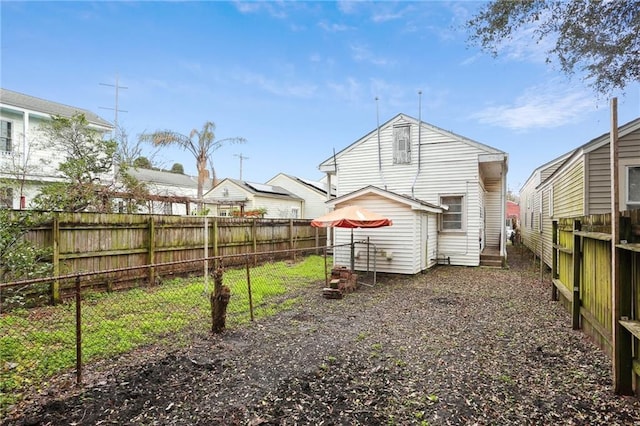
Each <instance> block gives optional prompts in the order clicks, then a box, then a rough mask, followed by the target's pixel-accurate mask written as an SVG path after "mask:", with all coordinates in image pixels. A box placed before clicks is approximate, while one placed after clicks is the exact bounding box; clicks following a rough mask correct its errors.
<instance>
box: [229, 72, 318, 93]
mask: <svg viewBox="0 0 640 426" xmlns="http://www.w3.org/2000/svg"><path fill="white" fill-rule="evenodd" d="M235 78H236V79H237V80H239V81H240V82H241V83H242V84H245V85H247V86H255V87H257V88H258V89H260V90H263V91H265V92H269V93H271V94H273V95H277V96H281V97H293V98H310V97H312V96H314V95H315V94H316V92H317V86H316V85H314V84H307V83H297V82H291V81H276V80H273V79H270V78H267V77H265V76H264V75H262V74H257V73H252V72H248V71H247V72H239V73H236V74H235Z"/></svg>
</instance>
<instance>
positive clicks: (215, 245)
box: [213, 217, 219, 269]
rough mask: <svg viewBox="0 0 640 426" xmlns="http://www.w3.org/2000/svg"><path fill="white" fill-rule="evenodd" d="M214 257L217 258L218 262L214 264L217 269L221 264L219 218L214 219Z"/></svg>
mask: <svg viewBox="0 0 640 426" xmlns="http://www.w3.org/2000/svg"><path fill="white" fill-rule="evenodd" d="M213 255H214V256H215V258H216V261H215V263H214V265H215V268H216V269H217V268H218V266H219V262H218V218H217V217H214V218H213Z"/></svg>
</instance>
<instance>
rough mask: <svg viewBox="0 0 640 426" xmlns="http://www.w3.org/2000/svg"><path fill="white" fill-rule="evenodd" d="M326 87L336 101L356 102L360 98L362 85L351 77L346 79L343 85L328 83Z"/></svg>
mask: <svg viewBox="0 0 640 426" xmlns="http://www.w3.org/2000/svg"><path fill="white" fill-rule="evenodd" d="M327 87H328V88H329V90H330V91H331V92H332V93H333V96H334V97H336V98H338V99H344V100H346V101H348V102H352V103H353V102H358V101H360V99H361V98H362V85H361V84H360V83H359V82H358V81H357V80H356V79H355V78H353V77H348V78H347V80H346V81H345V82H343V83H335V82H329V83H327Z"/></svg>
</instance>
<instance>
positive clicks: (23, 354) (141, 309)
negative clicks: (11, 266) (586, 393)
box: [0, 256, 324, 415]
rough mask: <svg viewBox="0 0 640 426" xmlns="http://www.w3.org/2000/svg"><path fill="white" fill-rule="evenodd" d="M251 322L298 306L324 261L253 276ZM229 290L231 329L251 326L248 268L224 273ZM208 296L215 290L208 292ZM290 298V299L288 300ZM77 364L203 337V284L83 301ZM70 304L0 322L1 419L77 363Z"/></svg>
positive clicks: (313, 259)
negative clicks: (297, 293) (25, 395)
mask: <svg viewBox="0 0 640 426" xmlns="http://www.w3.org/2000/svg"><path fill="white" fill-rule="evenodd" d="M250 277H251V295H252V303H253V307H254V317H255V318H260V317H264V316H269V315H274V314H276V313H278V312H279V311H282V310H284V309H289V308H291V307H292V306H293V305H295V304H296V302H297V301H298V299H296V298H295V297H294V295H293V294H292V293H293V290H295V289H296V288H297V287H300V286H307V285H309V284H310V283H313V282H317V281H321V280H324V259H323V258H322V257H320V256H310V257H307V258H304V259H302V260H301V261H300V262H296V263H291V262H286V261H281V262H276V263H269V264H265V265H262V266H258V267H255V268H251V270H250ZM223 282H224V284H225V285H227V286H229V287H230V288H231V294H232V297H231V300H230V303H229V306H228V310H227V318H228V324H229V325H230V326H234V325H238V324H241V323H244V322H247V321H249V320H250V314H249V291H248V285H247V271H246V269H237V270H227V271H225V274H224V278H223ZM208 289H209V290H213V283H212V282H211V283H210V284H209V286H208ZM288 295H290V297H287V296H288ZM81 311H82V361H83V363H86V362H90V361H94V360H97V359H104V358H108V357H111V356H115V355H119V354H123V353H126V352H129V351H131V350H133V349H135V348H137V347H140V346H143V345H146V344H150V343H155V342H158V341H159V340H167V341H170V343H171V344H172V345H181V344H186V343H187V342H188V339H189V338H188V335H189V334H190V333H193V332H200V333H202V332H207V330H209V327H210V318H211V314H210V311H211V308H210V302H209V295H208V294H206V292H205V286H204V280H203V278H190V279H186V278H178V279H173V280H170V281H167V282H165V283H164V284H163V285H161V286H158V287H152V288H144V289H143V288H138V289H133V290H129V291H124V292H118V293H95V292H87V293H85V294H83V303H82V306H81ZM75 315H76V312H75V302H73V301H71V302H67V303H64V304H62V305H58V306H47V307H43V308H35V309H31V310H27V309H21V310H16V311H12V312H10V313H6V314H2V315H1V316H0V329H1V330H2V331H3V332H2V335H1V336H0V362H1V364H0V415H2V413H4V412H5V410H6V409H7V407H8V406H9V405H11V404H13V403H15V402H16V401H19V400H20V399H21V398H22V392H23V390H25V389H27V388H31V390H34V389H35V390H38V389H40V388H41V387H42V386H44V385H46V381H47V378H49V377H51V376H53V375H56V374H58V373H60V372H62V371H65V370H68V369H70V368H74V367H75V364H76V324H75V323H76V320H75Z"/></svg>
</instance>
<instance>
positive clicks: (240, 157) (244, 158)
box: [233, 153, 249, 180]
mask: <svg viewBox="0 0 640 426" xmlns="http://www.w3.org/2000/svg"><path fill="white" fill-rule="evenodd" d="M233 155H234V157H238V158H239V159H240V180H242V160H248V159H249V157H245V156H244V155H242V153H240V154H233Z"/></svg>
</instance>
